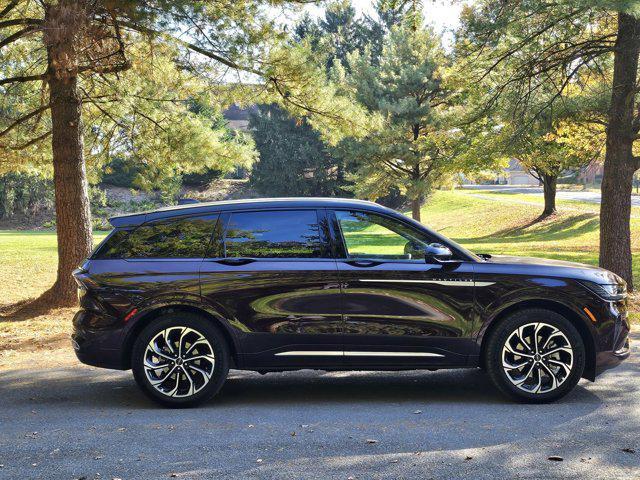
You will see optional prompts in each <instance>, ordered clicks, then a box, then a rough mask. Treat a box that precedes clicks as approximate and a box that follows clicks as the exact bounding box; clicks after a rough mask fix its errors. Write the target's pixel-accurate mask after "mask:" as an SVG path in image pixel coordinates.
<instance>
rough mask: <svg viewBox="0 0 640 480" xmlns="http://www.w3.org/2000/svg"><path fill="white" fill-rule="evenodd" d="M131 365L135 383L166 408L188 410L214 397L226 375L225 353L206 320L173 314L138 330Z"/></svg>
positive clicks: (222, 341)
mask: <svg viewBox="0 0 640 480" xmlns="http://www.w3.org/2000/svg"><path fill="white" fill-rule="evenodd" d="M131 364H132V365H131V366H132V369H133V375H134V378H135V379H136V382H137V383H138V385H139V386H140V387H141V388H142V390H143V391H144V392H145V393H146V394H147V395H148V396H149V397H150V398H151V399H153V400H155V401H156V402H158V403H160V404H162V405H164V406H168V407H189V406H194V405H197V404H199V403H202V402H204V401H206V400H208V399H210V398H211V397H213V396H214V395H215V394H216V393H218V391H219V390H220V388H221V387H222V385H223V383H224V381H225V380H226V378H227V373H228V371H229V349H228V346H227V344H226V341H225V338H224V336H223V335H222V333H221V332H220V331H219V329H218V328H217V327H216V326H215V325H213V324H212V323H211V322H210V321H209V320H207V319H204V318H202V317H200V316H198V315H195V314H192V313H187V312H175V313H169V314H165V315H162V316H160V317H158V318H156V319H154V320H153V321H152V322H151V323H150V324H149V325H148V326H147V327H145V328H144V329H143V330H142V332H141V333H140V335H139V336H138V338H137V339H136V341H135V343H134V345H133V352H132V358H131Z"/></svg>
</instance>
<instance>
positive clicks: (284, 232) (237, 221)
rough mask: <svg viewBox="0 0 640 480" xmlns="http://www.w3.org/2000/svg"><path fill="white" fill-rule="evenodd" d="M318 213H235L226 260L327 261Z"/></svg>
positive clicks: (229, 234) (230, 229)
mask: <svg viewBox="0 0 640 480" xmlns="http://www.w3.org/2000/svg"><path fill="white" fill-rule="evenodd" d="M320 230H321V229H320V224H319V221H318V214H317V213H316V211H315V210H278V211H263V212H238V213H232V214H231V216H230V218H229V223H228V224H227V228H226V234H225V242H224V244H225V254H226V257H231V258H233V257H245V258H326V257H327V256H328V246H327V244H326V242H325V241H324V240H323V238H324V235H321V231H320Z"/></svg>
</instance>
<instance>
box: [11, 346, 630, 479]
mask: <svg viewBox="0 0 640 480" xmlns="http://www.w3.org/2000/svg"><path fill="white" fill-rule="evenodd" d="M639 339H640V337H638V336H635V340H636V342H637V341H638V340H639ZM636 345H637V343H636ZM633 348H634V351H633V356H632V358H631V359H630V361H628V362H626V363H625V364H624V366H621V367H619V368H617V369H615V370H612V371H609V372H607V373H606V374H604V375H603V376H602V377H600V378H599V379H598V381H597V382H596V383H589V382H586V381H582V382H581V383H580V385H579V386H578V387H577V388H576V390H574V391H573V392H572V393H571V394H570V395H569V396H568V397H566V398H565V399H564V400H563V401H561V402H559V403H556V404H551V405H538V406H534V405H520V404H514V403H510V402H508V401H506V400H504V399H503V398H502V397H501V396H499V395H498V394H497V393H496V392H495V391H494V389H493V388H492V386H491V385H490V383H489V381H488V379H487V377H486V376H485V375H484V374H483V373H481V372H480V371H476V370H469V371H439V372H416V371H411V372H404V373H389V372H377V373H372V372H357V373H355V372H350V373H345V372H342V373H335V372H334V373H324V372H311V371H301V372H293V373H279V374H268V375H266V376H260V375H258V374H253V373H243V372H232V374H231V378H230V379H229V381H228V382H227V384H226V385H225V387H224V388H223V390H222V393H221V395H220V397H219V398H218V399H217V400H214V401H211V402H210V403H208V404H207V405H205V406H204V407H201V408H198V409H190V410H167V409H160V408H156V407H155V405H154V404H152V403H151V402H150V401H148V400H147V399H146V398H145V397H143V396H142V394H141V393H140V392H139V391H138V389H137V388H136V386H135V384H134V382H133V380H132V378H131V375H130V373H129V372H111V371H107V370H100V369H94V368H90V367H85V366H81V365H79V364H76V365H71V366H68V367H64V368H51V369H34V370H32V369H28V368H25V369H16V370H11V371H5V372H1V373H0V398H1V405H2V406H1V408H0V425H1V428H0V464H2V467H0V478H2V479H20V480H24V479H74V478H86V479H94V478H96V479H98V478H99V479H108V480H111V479H114V478H120V479H123V480H126V479H145V480H150V479H163V478H168V479H169V478H179V479H213V478H215V479H227V478H241V479H252V478H256V479H271V478H273V479H275V478H278V479H279V478H285V479H322V480H324V479H342V480H348V479H350V478H352V479H354V480H357V479H402V478H406V479H420V480H427V479H430V478H434V479H447V480H448V479H454V478H455V479H457V478H473V479H479V478H487V479H502V478H505V479H513V478H538V479H539V478H560V477H562V478H575V479H584V478H590V479H600V478H603V479H604V478H617V479H620V478H628V479H631V478H635V479H637V478H639V477H640V439H639V436H638V433H639V432H640V358H639V356H638V353H639V352H638V347H637V346H635V347H633ZM623 449H630V450H627V451H626V452H625V451H624V450H623ZM632 451H635V453H630V452H632ZM552 455H555V456H559V457H562V458H563V461H550V460H548V457H549V456H552Z"/></svg>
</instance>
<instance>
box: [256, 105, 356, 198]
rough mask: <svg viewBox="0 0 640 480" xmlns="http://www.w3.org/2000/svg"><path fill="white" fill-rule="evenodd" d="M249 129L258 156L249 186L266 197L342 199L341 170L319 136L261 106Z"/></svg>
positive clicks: (272, 108)
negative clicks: (251, 132)
mask: <svg viewBox="0 0 640 480" xmlns="http://www.w3.org/2000/svg"><path fill="white" fill-rule="evenodd" d="M249 125H250V128H251V130H252V131H253V136H254V139H255V143H256V148H257V149H258V152H259V159H258V161H257V162H256V163H255V164H254V165H253V169H252V171H251V177H250V178H251V183H252V185H253V186H254V187H255V188H256V189H257V190H258V191H259V192H260V193H262V194H264V195H268V196H285V197H286V196H336V195H344V190H343V188H344V186H345V184H346V182H345V180H344V175H343V169H344V166H343V164H342V161H341V160H340V159H339V158H336V157H335V155H334V154H333V149H332V148H331V147H329V146H328V145H327V144H325V143H324V142H323V141H322V139H321V138H320V134H319V133H318V132H317V131H315V130H313V129H312V128H311V126H310V125H309V124H308V123H307V122H306V121H304V120H295V119H294V118H292V117H291V116H290V115H289V114H288V113H287V112H286V111H284V110H283V109H282V108H280V107H278V106H277V105H261V106H260V108H259V112H258V113H256V114H253V115H252V116H251V120H250V124H249Z"/></svg>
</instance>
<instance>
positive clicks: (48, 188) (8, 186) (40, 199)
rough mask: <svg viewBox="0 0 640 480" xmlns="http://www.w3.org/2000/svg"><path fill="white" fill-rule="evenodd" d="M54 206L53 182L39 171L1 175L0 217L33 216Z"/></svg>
mask: <svg viewBox="0 0 640 480" xmlns="http://www.w3.org/2000/svg"><path fill="white" fill-rule="evenodd" d="M52 207H53V183H52V182H51V180H50V179H48V178H47V177H46V176H44V175H42V174H40V173H38V172H34V171H32V172H14V173H6V174H4V175H2V176H0V219H9V218H12V217H14V216H16V215H22V216H26V217H29V216H33V215H36V214H38V213H40V212H43V211H47V210H50V209H51V208H52Z"/></svg>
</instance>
